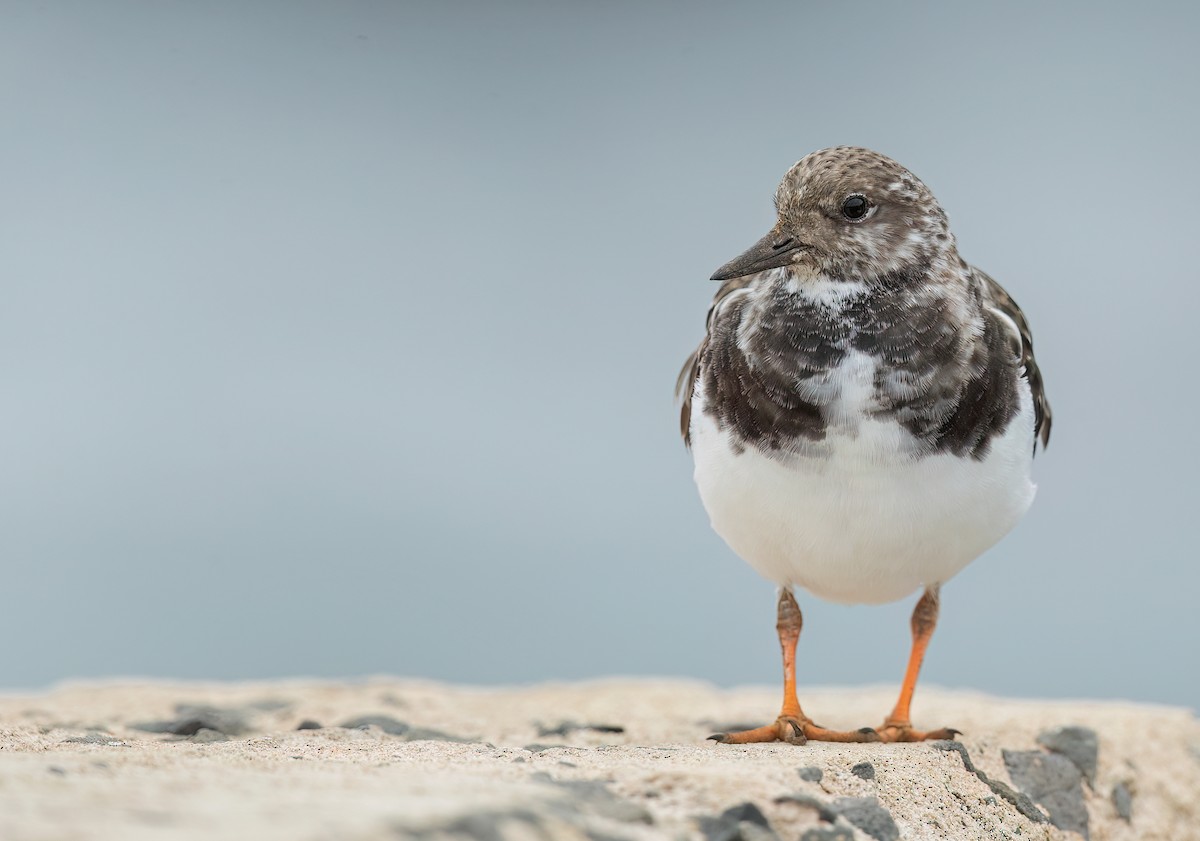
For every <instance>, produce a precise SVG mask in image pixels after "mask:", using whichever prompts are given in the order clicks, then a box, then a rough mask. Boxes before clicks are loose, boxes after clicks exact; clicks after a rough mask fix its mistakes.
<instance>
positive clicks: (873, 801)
mask: <svg viewBox="0 0 1200 841" xmlns="http://www.w3.org/2000/svg"><path fill="white" fill-rule="evenodd" d="M829 806H830V808H831V809H832V810H833V811H834V812H836V813H837V814H839V815H841V816H842V817H843V818H845V819H846V820H848V821H850V823H852V824H854V825H855V826H856V827H858V828H859V829H861V830H862V831H863V832H865V833H867V835H870V836H871V837H872V838H874V839H875V841H899V838H900V828H899V827H898V826H896V822H895V821H894V820H893V819H892V813H891V812H889V811H888V810H887V809H885V808H883V804H882V803H880V802H879V798H878V797H839V798H837V799H836V800H834V801H833V803H831V804H829Z"/></svg>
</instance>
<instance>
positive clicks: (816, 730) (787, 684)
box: [709, 587, 879, 745]
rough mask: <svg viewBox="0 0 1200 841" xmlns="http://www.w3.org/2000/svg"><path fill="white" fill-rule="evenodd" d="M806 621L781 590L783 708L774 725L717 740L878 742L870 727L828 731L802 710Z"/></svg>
mask: <svg viewBox="0 0 1200 841" xmlns="http://www.w3.org/2000/svg"><path fill="white" fill-rule="evenodd" d="M803 625H804V618H803V617H802V616H801V614H800V606H799V605H798V604H796V598H795V596H793V595H792V591H791V588H789V587H784V588H783V589H781V590H780V591H779V618H778V620H777V621H776V623H775V630H776V631H778V632H779V645H780V647H781V648H782V649H783V709H782V710H781V711H780V713H779V718H777V719H775V722H774V723H773V724H768V725H766V726H764V727H757V728H755V729H754V730H742V731H740V732H738V733H718V734H717V735H715V736H709V738H710V739H712V740H713V741H717V742H721V743H722V744H726V745H742V744H748V743H750V742H777V741H778V742H788V743H790V744H793V745H802V744H804V743H805V742H807V741H808V740H809V739H812V740H814V741H819V742H876V741H879V736H878V734H877V733H876V732H875V731H874V730H872V729H871V728H869V727H864V728H863V729H862V730H853V731H849V732H843V731H839V730H826V729H825V728H824V727H820V726H819V725H817V724H814V723H813V720H812V719H811V718H809V717H808V716H806V715H805V714H804V710H802V709H801V708H800V699H799V698H798V697H797V696H796V643H797V642H799V641H800V629H801V627H803Z"/></svg>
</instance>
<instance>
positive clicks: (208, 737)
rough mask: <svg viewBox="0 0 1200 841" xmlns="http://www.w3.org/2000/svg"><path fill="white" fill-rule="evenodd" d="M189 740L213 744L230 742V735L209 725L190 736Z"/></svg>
mask: <svg viewBox="0 0 1200 841" xmlns="http://www.w3.org/2000/svg"><path fill="white" fill-rule="evenodd" d="M188 741H191V742H196V743H197V744H202V745H203V744H211V743H212V742H228V741H229V737H228V736H226V735H225V734H224V733H222V732H221V731H220V730H213V729H211V728H208V727H201V728H200V729H199V730H197V731H196V732H195V733H193V734H192V735H191V736H190V737H188Z"/></svg>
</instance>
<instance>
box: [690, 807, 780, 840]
mask: <svg viewBox="0 0 1200 841" xmlns="http://www.w3.org/2000/svg"><path fill="white" fill-rule="evenodd" d="M699 823H700V832H701V833H702V834H703V835H704V838H705V841H778V838H779V836H777V835H776V834H775V832H774V830H772V829H771V825H770V823H768V821H767V816H766V815H764V814H763V812H762V809H760V808H758V807H757V806H755V805H754V804H753V803H750V802H748V801H747V802H746V803H739V804H738V805H736V806H731V807H730V808H728V809H726V810H725V811H724V812H722V813H721V814H719V815H717V816H716V817H715V818H714V817H705V818H700V821H699Z"/></svg>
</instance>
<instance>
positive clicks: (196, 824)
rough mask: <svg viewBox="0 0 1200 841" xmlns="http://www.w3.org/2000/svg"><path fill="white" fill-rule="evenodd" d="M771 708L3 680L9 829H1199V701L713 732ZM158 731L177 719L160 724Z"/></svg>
mask: <svg viewBox="0 0 1200 841" xmlns="http://www.w3.org/2000/svg"><path fill="white" fill-rule="evenodd" d="M893 691H894V690H893V689H890V688H882V689H862V690H852V691H836V690H819V691H809V692H807V693H805V695H804V697H803V700H804V702H805V706H806V709H807V711H808V712H809V713H810V714H811V715H813V717H814V718H816V719H817V720H818V721H820V722H821V723H822V724H824V725H825V726H828V727H838V728H847V729H850V728H858V727H861V726H864V725H866V724H876V723H878V722H879V720H880V719H881V717H882V714H883V712H884V711H886V710H887V709H888V708H889V707H890V705H891V703H892V701H893V694H892V693H893ZM777 704H778V698H777V697H776V691H775V690H773V689H768V688H761V689H760V688H754V689H740V690H731V691H722V690H717V689H715V688H713V687H711V686H709V685H706V684H700V683H691V682H681V681H602V682H591V683H577V684H558V685H542V686H534V687H527V688H501V689H486V688H464V687H456V686H445V685H439V684H434V683H428V682H414V681H400V680H389V679H372V680H368V681H363V682H359V683H320V682H312V681H305V682H266V683H240V684H191V683H145V682H139V683H112V684H70V685H64V686H61V687H58V688H56V689H54V690H52V691H50V692H47V693H45V694H39V695H7V696H0V839H4V841H27V839H68V838H70V839H76V838H78V839H129V841H137V839H191V838H246V839H285V838H286V839H404V838H429V839H442V838H446V839H449V838H479V839H489V840H491V841H499V840H500V839H546V838H580V839H584V838H590V839H660V838H669V839H682V838H711V839H716V838H721V839H737V838H742V839H746V841H755V840H756V839H758V841H763V839H770V838H772V837H778V838H783V839H796V838H803V839H805V840H806V841H820V839H842V840H843V841H844V840H845V839H850V838H857V839H877V840H878V841H892V839H896V838H903V839H918V838H971V839H976V838H988V839H990V838H997V839H1000V838H1014V839H1016V838H1019V839H1028V838H1034V839H1038V838H1078V837H1080V836H1079V835H1078V834H1076V833H1074V832H1070V831H1067V830H1064V829H1059V828H1056V827H1055V825H1054V824H1055V823H1057V824H1059V825H1060V826H1074V827H1075V828H1076V829H1078V830H1083V829H1085V828H1086V830H1087V831H1088V832H1089V833H1090V837H1091V838H1092V839H1100V840H1102V841H1103V840H1106V839H1135V838H1138V839H1173V841H1183V839H1192V838H1195V839H1200V723H1198V722H1197V719H1196V718H1195V717H1194V716H1193V715H1192V714H1191V712H1190V711H1186V710H1181V709H1176V708H1170V707H1155V706H1147V705H1131V704H1117V703H1096V702H1043V701H1017V700H1004V699H996V698H990V697H986V696H982V695H977V694H965V693H952V692H945V691H938V690H934V689H930V688H927V687H922V689H921V691H920V692H919V694H918V698H917V704H916V708H915V710H914V711H915V713H916V715H917V716H918V721H917V724H918V726H921V725H925V726H941V725H946V726H952V727H957V728H958V729H960V730H962V731H963V732H964V735H963V736H961V737H960V743H961V745H962V747H963V748H965V754H966V760H967V761H969V762H971V763H972V765H973V767H974V768H975V769H976V770H977V771H978V772H979V773H972V772H971V771H969V770H968V769H967V768H966V767H965V766H964V753H963V752H960V751H959V750H958V749H957V747H956V745H954V744H952V743H942V744H938V745H931V744H915V745H880V744H873V745H871V744H869V745H831V744H814V743H810V744H808V745H805V746H802V747H797V746H791V745H754V746H746V747H734V746H726V745H718V744H715V743H713V742H709V741H706V740H705V737H706V736H707V735H709V734H710V733H711V732H713V731H714V730H717V729H721V728H723V727H725V726H727V725H729V724H735V723H739V722H740V723H745V724H754V723H761V722H762V721H764V720H766V719H770V718H772V717H773V715H774V712H775V710H776V708H777ZM181 705H182V706H181ZM364 716H375V717H376V718H374V719H371V720H367V721H363V720H361V719H362V718H363V717H364ZM564 723H566V724H567V726H566V727H562V726H561V725H563V724H564ZM571 723H574V724H576V725H579V727H578V728H574V729H573V728H572V727H571ZM302 724H303V725H304V726H306V727H308V728H313V727H316V726H317V725H320V727H319V729H297V728H298V727H299V726H301V725H302ZM340 725H349V726H340ZM1064 726H1067V727H1070V726H1074V727H1078V728H1083V729H1079V730H1068V731H1067V737H1069V738H1065V737H1063V735H1062V734H1061V733H1060V734H1059V736H1058V737H1057V750H1056V751H1050V750H1047V749H1046V748H1044V747H1042V746H1040V745H1039V744H1038V741H1037V739H1038V735H1039V734H1045V733H1047V732H1049V731H1054V730H1056V729H1057V728H1062V727H1064ZM164 730H175V731H178V732H177V733H176V734H173V733H170V732H153V731H164ZM222 731H223V732H222ZM389 731H391V732H389ZM1089 733H1090V734H1092V736H1094V738H1095V744H1096V745H1098V751H1095V752H1094V754H1093V758H1092V759H1089V758H1088V755H1087V754H1088V750H1087V743H1088V740H1089V738H1091V737H1092V736H1089ZM1055 738H1056V737H1053V736H1050V737H1047V736H1043V741H1046V740H1047V739H1049V741H1051V742H1055ZM455 739H462V740H464V741H455ZM1080 746H1082V748H1083V749H1082V754H1081V753H1080V750H1078V748H1080ZM1093 747H1094V746H1093ZM1005 751H1008V754H1007V759H1006V754H1005ZM1064 751H1065V753H1064ZM1066 754H1075V755H1074V756H1072V757H1069V756H1067V755H1066ZM817 776H819V777H820V779H819V781H818V780H816V779H814V778H815V777H817ZM806 778H807V779H806ZM1089 778H1090V779H1089ZM1017 790H1024V791H1025V792H1027V793H1029V795H1030V799H1026V797H1025V796H1024V795H1022V794H1020V793H1019V791H1017ZM1032 801H1037V804H1036V805H1035V804H1034V803H1033V802H1032ZM747 803H749V804H753V806H744V807H742V810H741V811H740V812H735V813H730V814H726V815H724V816H722V813H724V812H726V810H728V809H730V808H731V807H738V806H740V805H741V804H747ZM739 819H740V820H739ZM1051 821H1052V822H1051Z"/></svg>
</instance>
